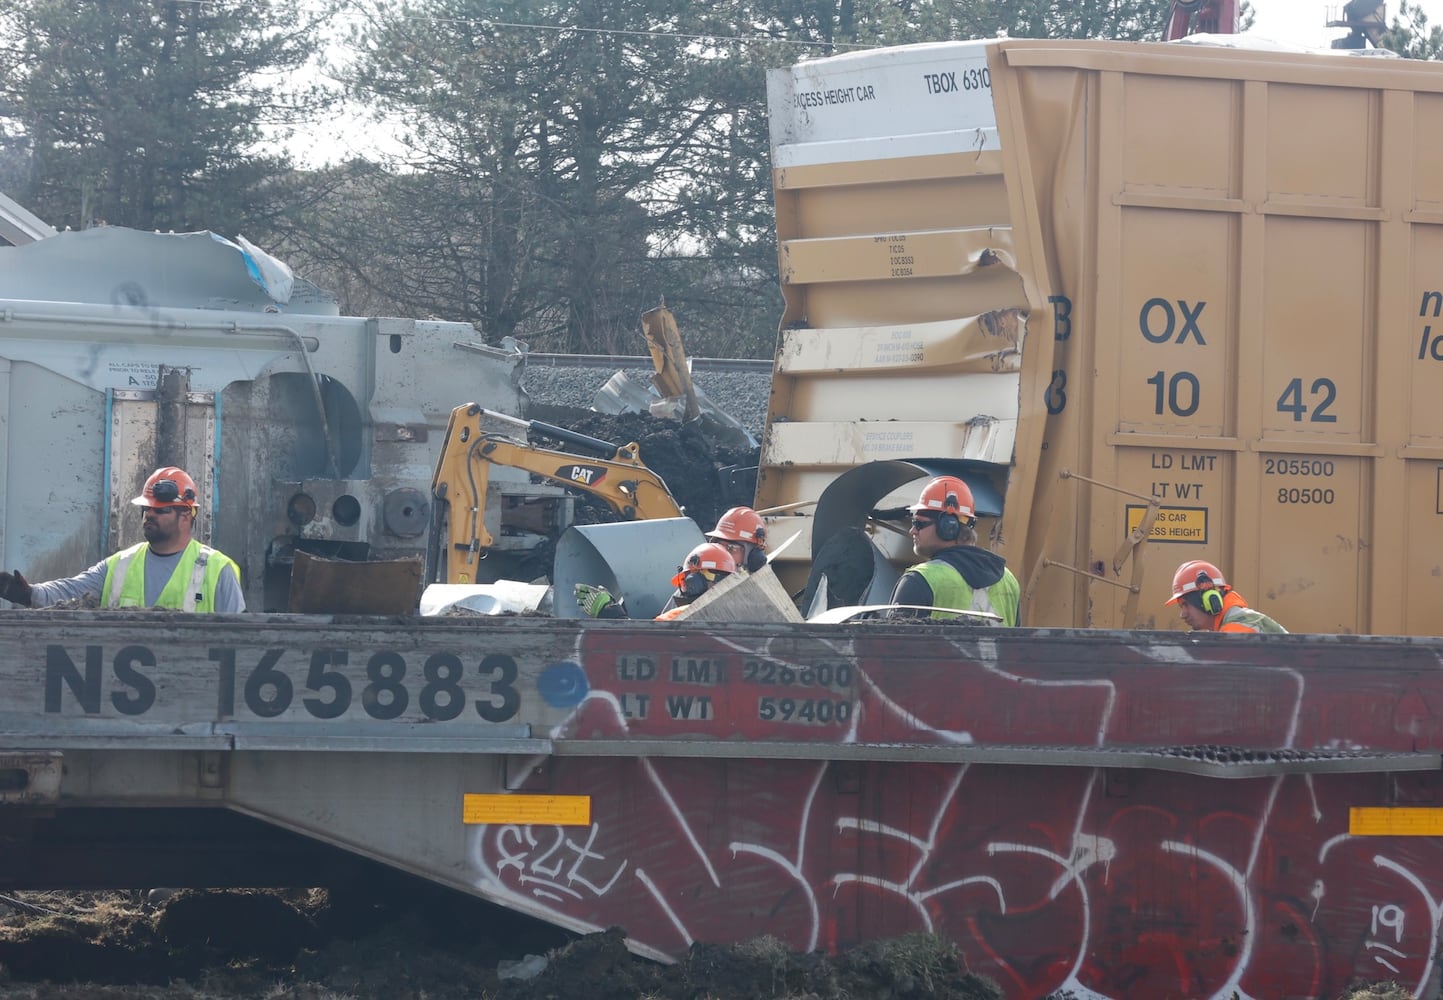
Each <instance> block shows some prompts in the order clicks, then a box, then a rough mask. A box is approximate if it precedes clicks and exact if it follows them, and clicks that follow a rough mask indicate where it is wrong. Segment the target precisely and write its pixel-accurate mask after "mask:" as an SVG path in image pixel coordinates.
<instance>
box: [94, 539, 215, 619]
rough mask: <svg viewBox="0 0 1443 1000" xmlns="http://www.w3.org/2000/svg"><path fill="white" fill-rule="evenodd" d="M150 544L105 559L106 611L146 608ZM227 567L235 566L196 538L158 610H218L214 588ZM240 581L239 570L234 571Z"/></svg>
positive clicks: (103, 604)
mask: <svg viewBox="0 0 1443 1000" xmlns="http://www.w3.org/2000/svg"><path fill="white" fill-rule="evenodd" d="M149 547H150V543H149V542H141V543H140V544H139V545H132V546H131V547H130V548H128V549H123V550H121V551H120V552H117V553H115V554H114V555H113V556H111V557H110V558H109V559H107V560H105V583H104V585H103V586H102V587H101V590H100V605H101V607H105V608H143V607H146V606H147V605H146V603H145V553H146V552H147V551H148V550H149ZM227 566H232V567H235V563H234V562H232V561H231V559H230V557H229V556H227V555H225V554H224V553H221V552H217V551H216V550H215V549H213V548H211V547H210V546H208V545H202V544H200V542H197V541H196V540H195V539H194V538H192V539H191V540H190V544H188V545H187V546H186V547H185V551H184V552H183V553H182V554H181V557H180V562H178V563H176V566H175V570H174V572H172V573H171V574H170V579H169V580H167V581H166V583H165V589H164V590H162V591H161V592H160V599H159V600H158V601H156V603H155V605H154V606H155V607H157V608H175V609H177V610H180V611H200V612H211V611H214V610H215V588H216V583H217V582H218V581H219V580H220V575H221V573H222V572H224V571H225V568H226V567H227ZM235 572H236V582H237V583H239V582H240V568H239V567H236V568H235Z"/></svg>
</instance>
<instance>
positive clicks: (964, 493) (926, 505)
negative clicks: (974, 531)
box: [907, 476, 977, 522]
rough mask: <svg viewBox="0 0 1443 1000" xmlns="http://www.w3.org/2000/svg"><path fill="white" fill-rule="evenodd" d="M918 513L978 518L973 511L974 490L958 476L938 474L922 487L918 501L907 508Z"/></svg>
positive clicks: (967, 518)
mask: <svg viewBox="0 0 1443 1000" xmlns="http://www.w3.org/2000/svg"><path fill="white" fill-rule="evenodd" d="M907 509H908V510H910V511H911V512H912V513H914V514H916V513H919V512H921V511H931V512H932V513H934V514H956V515H957V517H958V519H960V520H962V521H968V522H970V521H972V520H973V519H974V518H976V516H977V515H976V514H975V513H974V512H973V510H974V509H973V505H972V491H971V490H969V489H968V488H967V484H966V483H964V482H963V481H962V480H960V479H958V478H957V477H956V476H938V477H937V478H936V479H934V480H932V481H931V482H930V483H928V484H927V485H926V486H924V487H922V495H921V496H919V497H918V498H917V502H916V503H914V504H913V505H912V506H911V507H908V508H907Z"/></svg>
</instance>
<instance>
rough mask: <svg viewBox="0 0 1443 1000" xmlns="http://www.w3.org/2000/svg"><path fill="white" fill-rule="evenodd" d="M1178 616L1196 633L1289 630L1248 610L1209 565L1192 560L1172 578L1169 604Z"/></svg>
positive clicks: (1254, 632) (1245, 632)
mask: <svg viewBox="0 0 1443 1000" xmlns="http://www.w3.org/2000/svg"><path fill="white" fill-rule="evenodd" d="M1167 603H1168V605H1169V606H1171V605H1173V604H1176V605H1177V606H1178V609H1177V610H1178V614H1179V615H1181V616H1182V620H1183V621H1185V622H1187V624H1188V627H1189V628H1191V629H1192V630H1193V631H1195V632H1241V633H1244V634H1247V635H1256V634H1258V633H1259V632H1270V633H1286V632H1287V631H1288V630H1287V629H1285V628H1283V627H1282V626H1281V625H1279V624H1278V623H1277V622H1275V621H1273V620H1272V619H1271V618H1269V617H1268V616H1267V615H1265V614H1263V613H1262V612H1261V611H1255V610H1253V609H1252V608H1250V607H1248V602H1247V601H1245V600H1243V595H1242V594H1239V593H1238V592H1237V591H1235V590H1233V588H1232V587H1230V586H1228V582H1227V581H1226V580H1224V579H1223V574H1222V571H1221V570H1219V569H1218V568H1217V567H1216V566H1214V565H1213V564H1212V563H1210V562H1203V561H1202V560H1201V559H1193V560H1191V561H1190V562H1185V563H1183V564H1182V565H1181V566H1179V567H1178V568H1177V572H1176V573H1174V574H1173V576H1172V600H1170V601H1168V602H1167Z"/></svg>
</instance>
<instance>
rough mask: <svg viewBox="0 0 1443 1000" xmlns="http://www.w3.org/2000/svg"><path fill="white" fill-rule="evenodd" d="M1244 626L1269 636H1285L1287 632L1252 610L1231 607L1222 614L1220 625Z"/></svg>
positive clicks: (1260, 613) (1259, 612)
mask: <svg viewBox="0 0 1443 1000" xmlns="http://www.w3.org/2000/svg"><path fill="white" fill-rule="evenodd" d="M1234 624H1236V625H1246V626H1247V627H1248V628H1250V629H1255V630H1256V631H1258V632H1267V633H1268V634H1270V635H1287V634H1288V630H1287V629H1285V628H1283V627H1282V626H1281V625H1279V624H1278V623H1277V622H1275V621H1273V620H1272V619H1271V618H1269V617H1268V616H1267V615H1265V614H1263V613H1262V612H1261V611H1254V610H1253V609H1252V608H1244V607H1232V608H1228V609H1227V610H1226V611H1224V612H1223V617H1222V621H1220V622H1218V625H1219V626H1222V625H1234Z"/></svg>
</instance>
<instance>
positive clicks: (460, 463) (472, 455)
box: [431, 403, 682, 583]
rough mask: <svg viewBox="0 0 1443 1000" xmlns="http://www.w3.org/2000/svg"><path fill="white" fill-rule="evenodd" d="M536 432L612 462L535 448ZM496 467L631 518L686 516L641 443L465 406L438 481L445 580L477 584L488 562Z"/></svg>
mask: <svg viewBox="0 0 1443 1000" xmlns="http://www.w3.org/2000/svg"><path fill="white" fill-rule="evenodd" d="M498 426H500V427H505V428H507V429H508V430H511V431H514V432H515V434H516V435H517V436H514V437H513V436H510V435H508V434H504V433H498V432H497V431H496V430H494V428H496V427H498ZM488 427H489V428H492V429H489V430H488V429H487V428H488ZM533 432H535V433H537V434H539V435H544V436H546V437H550V438H555V439H557V440H560V441H566V442H568V443H570V444H574V445H577V446H579V447H581V448H586V449H589V450H591V451H595V452H597V453H599V454H600V455H603V456H605V457H600V458H588V457H583V456H578V455H572V454H568V453H566V452H562V451H553V450H551V449H548V448H543V447H540V446H539V445H534V444H531V443H530V441H529V440H528V439H527V438H528V436H529V435H530V434H531V433H533ZM492 465H505V466H510V467H513V468H517V469H524V470H526V471H527V472H530V473H531V474H532V475H535V476H539V477H541V478H542V479H546V480H549V481H550V482H553V483H558V484H560V485H562V486H566V487H568V488H570V489H575V490H581V491H582V492H585V493H589V494H591V495H592V496H594V497H597V498H599V499H601V500H603V501H605V502H606V503H607V504H608V505H609V506H610V507H611V509H612V510H613V511H615V512H616V514H617V515H618V516H619V517H621V518H622V519H624V520H627V521H637V520H650V519H652V518H659V517H681V516H682V512H681V508H680V507H679V506H678V505H677V502H676V500H675V499H674V498H673V497H672V495H671V491H670V490H669V489H667V486H666V483H664V482H662V480H661V478H660V477H659V476H657V475H656V474H655V473H654V472H652V471H651V470H650V469H648V468H647V467H646V466H645V465H643V464H642V462H641V458H640V455H639V449H638V447H637V445H636V443H635V442H631V443H629V444H625V445H621V446H619V447H618V446H617V445H614V444H611V443H609V442H606V441H603V440H601V439H600V438H594V437H591V436H589V435H586V434H579V433H577V432H576V431H572V430H567V429H566V428H564V427H557V426H555V425H554V424H546V423H542V422H541V421H537V420H518V419H516V418H515V417H511V416H507V415H506V414H503V413H496V412H494V411H492V410H487V409H484V408H482V407H481V406H479V405H477V404H476V403H465V404H463V405H461V406H458V407H456V408H455V409H454V410H452V411H451V419H450V421H448V422H447V424H446V437H445V440H444V441H443V442H442V444H441V455H440V458H439V459H438V460H437V462H436V474H435V475H434V476H433V477H432V479H431V492H432V494H433V495H434V496H435V498H436V500H437V507H438V510H439V511H444V518H443V519H444V526H443V527H442V528H441V529H439V530H440V533H441V535H442V540H443V541H444V544H445V553H444V556H445V558H444V562H445V566H446V569H445V581H444V582H446V583H474V582H475V581H476V563H477V561H478V560H480V559H483V558H485V555H486V550H487V549H489V548H490V547H491V545H492V543H493V541H494V540H495V539H494V537H493V535H492V533H491V531H490V530H489V529H488V528H487V527H486V488H487V485H488V484H489V482H490V478H491V466H492Z"/></svg>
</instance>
